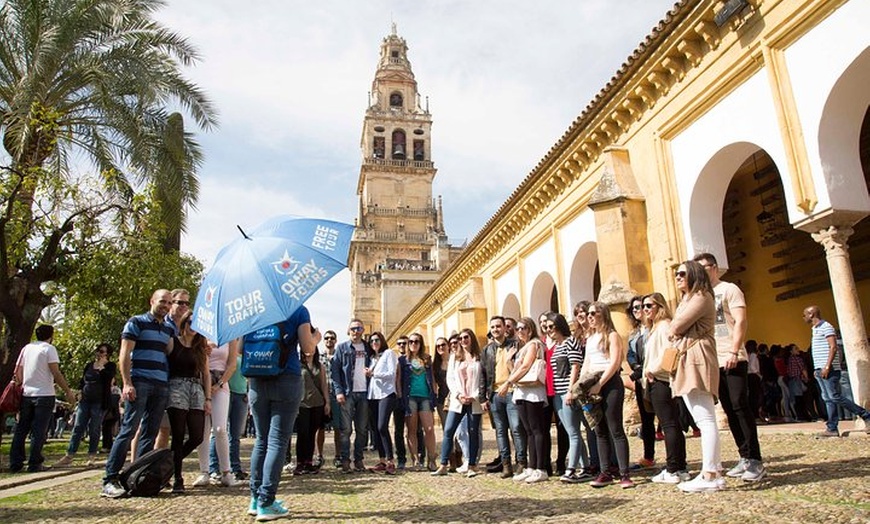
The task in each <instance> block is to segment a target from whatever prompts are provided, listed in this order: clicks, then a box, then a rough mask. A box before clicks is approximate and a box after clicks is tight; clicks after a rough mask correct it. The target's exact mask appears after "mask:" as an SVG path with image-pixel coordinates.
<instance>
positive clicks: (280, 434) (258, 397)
mask: <svg viewBox="0 0 870 524" xmlns="http://www.w3.org/2000/svg"><path fill="white" fill-rule="evenodd" d="M248 399H249V400H250V402H251V413H252V414H253V415H254V427H255V428H256V430H257V438H256V440H255V441H254V449H253V450H252V451H251V497H254V498H257V499H258V504H259V506H260V507H265V506H270V505H271V504H272V503H273V502H274V501H275V493H277V492H278V483H279V482H280V481H281V468H282V467H283V466H284V456H285V455H286V454H287V446H288V445H289V443H290V436H291V435H292V433H293V425H294V424H295V423H296V415H297V414H299V403H300V402H301V401H302V376H301V375H278V376H276V377H251V379H250V390H249V392H248Z"/></svg>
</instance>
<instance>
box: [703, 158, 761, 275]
mask: <svg viewBox="0 0 870 524" xmlns="http://www.w3.org/2000/svg"><path fill="white" fill-rule="evenodd" d="M760 150H761V148H760V147H759V146H758V145H756V144H753V143H751V142H735V143H732V144H728V145H727V146H725V147H723V148H722V149H720V150H719V151H717V152H716V153H715V154H714V155H713V156H712V157H711V158H710V160H708V161H707V163H706V164H705V165H704V167H703V168H702V169H701V172H700V174H699V175H698V179H697V181H696V182H695V187H694V188H693V189H692V196H691V200H690V203H689V216H688V221H689V231H690V232H691V237H690V238H689V239H687V244H688V245H687V246H686V248H687V250H688V257H689V258H691V257H692V256H694V255H695V254H697V253H703V252H709V253H712V254H713V255H715V256H716V258H717V259H718V261H719V267H720V268H723V269H726V268H727V267H728V262H727V260H728V259H727V257H726V249H725V235H724V230H723V228H722V207H723V205H724V203H725V193H726V191H727V190H728V185H729V184H730V183H731V179H732V178H733V176H734V174H735V173H736V172H737V170H738V168H740V166H741V165H743V163H744V162H745V161H746V159H747V158H749V157H751V156H752V155H753V154H755V153H756V152H758V151H760Z"/></svg>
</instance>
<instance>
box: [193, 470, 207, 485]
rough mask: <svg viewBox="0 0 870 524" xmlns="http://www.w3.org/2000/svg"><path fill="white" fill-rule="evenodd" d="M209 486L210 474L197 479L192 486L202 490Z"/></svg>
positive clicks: (203, 474)
mask: <svg viewBox="0 0 870 524" xmlns="http://www.w3.org/2000/svg"><path fill="white" fill-rule="evenodd" d="M209 484H211V478H209V476H208V473H202V474H200V476H198V477H196V480H194V481H193V484H192V486H193V487H195V488H201V487H203V486H208V485H209Z"/></svg>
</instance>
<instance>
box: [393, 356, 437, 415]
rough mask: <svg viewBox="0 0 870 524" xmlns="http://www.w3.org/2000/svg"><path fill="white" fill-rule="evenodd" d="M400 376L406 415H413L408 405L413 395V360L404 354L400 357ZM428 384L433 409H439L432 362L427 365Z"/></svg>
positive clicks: (402, 400)
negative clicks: (409, 398)
mask: <svg viewBox="0 0 870 524" xmlns="http://www.w3.org/2000/svg"><path fill="white" fill-rule="evenodd" d="M399 369H400V370H401V371H400V376H401V377H402V398H401V399H400V400H401V402H402V407H403V408H404V409H405V416H406V417H408V416H410V415H411V411H410V407H409V406H408V397H410V396H411V361H410V360H408V357H406V356H405V355H402V356H401V357H399ZM426 385H427V386H429V402H430V403H431V404H432V409H437V408H438V405H437V404H436V400H435V376H434V375H433V374H432V363H431V362H429V365H428V366H426Z"/></svg>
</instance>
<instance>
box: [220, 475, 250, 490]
mask: <svg viewBox="0 0 870 524" xmlns="http://www.w3.org/2000/svg"><path fill="white" fill-rule="evenodd" d="M245 484H247V482H245V481H244V480H237V479H236V476H235V475H233V474H232V473H229V472H227V473H224V474H223V475H221V486H224V487H226V488H237V487H239V486H244V485H245Z"/></svg>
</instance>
